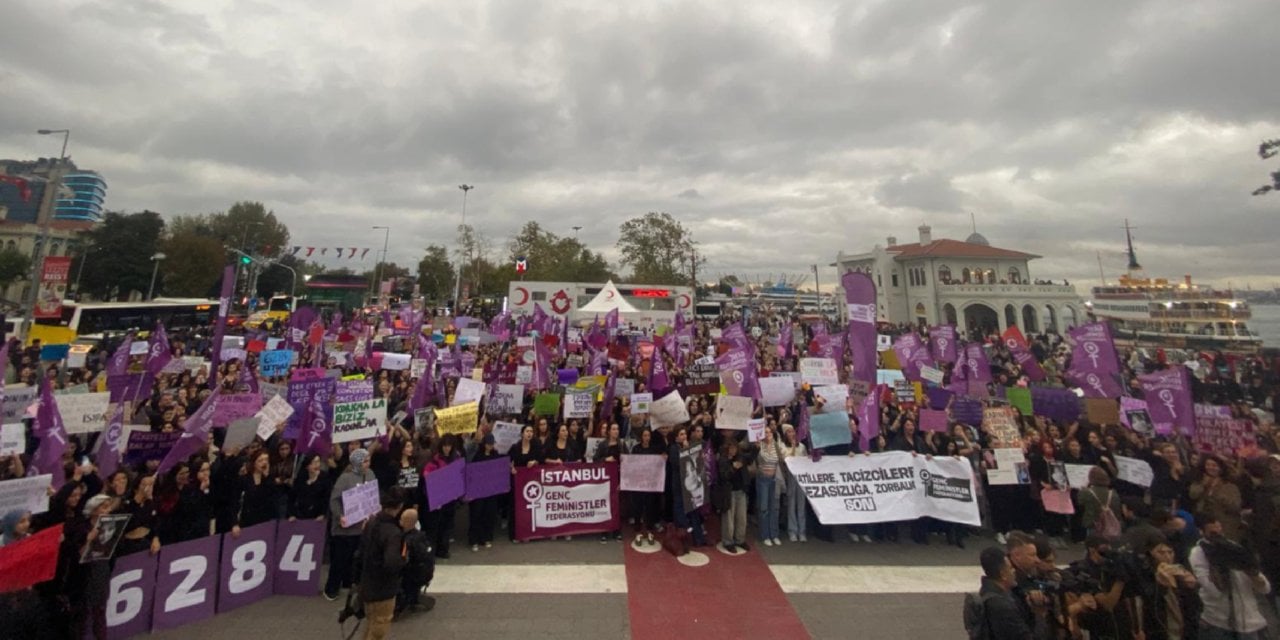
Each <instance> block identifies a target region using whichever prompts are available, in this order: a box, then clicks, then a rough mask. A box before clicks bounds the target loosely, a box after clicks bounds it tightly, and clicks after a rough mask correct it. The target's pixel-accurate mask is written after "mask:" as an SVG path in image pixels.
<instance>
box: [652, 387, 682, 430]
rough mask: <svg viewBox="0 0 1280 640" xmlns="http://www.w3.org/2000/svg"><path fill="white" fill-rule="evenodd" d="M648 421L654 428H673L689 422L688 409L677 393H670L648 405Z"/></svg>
mask: <svg viewBox="0 0 1280 640" xmlns="http://www.w3.org/2000/svg"><path fill="white" fill-rule="evenodd" d="M649 414H650V420H651V422H652V423H653V426H654V427H674V426H676V425H678V424H682V423H685V422H688V421H689V408H688V407H686V406H684V398H682V397H680V392H679V391H672V392H671V393H668V394H667V395H665V396H662V397H661V398H658V399H657V400H654V401H653V402H652V403H651V404H650V405H649Z"/></svg>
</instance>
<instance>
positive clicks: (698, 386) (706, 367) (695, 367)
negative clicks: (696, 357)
mask: <svg viewBox="0 0 1280 640" xmlns="http://www.w3.org/2000/svg"><path fill="white" fill-rule="evenodd" d="M684 390H685V393H686V394H689V395H692V394H695V393H717V392H719V391H720V369H719V367H717V366H716V363H715V360H714V359H713V360H711V361H710V362H703V361H698V362H695V363H693V364H692V365H689V366H688V367H686V368H685V372H684Z"/></svg>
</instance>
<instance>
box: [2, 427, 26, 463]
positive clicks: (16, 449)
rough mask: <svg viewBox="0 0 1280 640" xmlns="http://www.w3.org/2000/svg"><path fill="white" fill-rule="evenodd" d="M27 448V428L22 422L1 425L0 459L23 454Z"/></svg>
mask: <svg viewBox="0 0 1280 640" xmlns="http://www.w3.org/2000/svg"><path fill="white" fill-rule="evenodd" d="M26 447H27V428H26V426H25V425H23V424H22V423H21V422H18V423H15V424H5V425H0V458H3V457H5V456H11V455H14V454H20V453H22V452H23V451H24V450H25V449H26Z"/></svg>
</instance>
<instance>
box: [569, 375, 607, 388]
mask: <svg viewBox="0 0 1280 640" xmlns="http://www.w3.org/2000/svg"><path fill="white" fill-rule="evenodd" d="M608 381H609V378H608V376H586V377H583V378H578V381H577V382H575V383H573V386H574V387H575V388H578V389H590V388H591V387H603V386H604V383H606V382H608Z"/></svg>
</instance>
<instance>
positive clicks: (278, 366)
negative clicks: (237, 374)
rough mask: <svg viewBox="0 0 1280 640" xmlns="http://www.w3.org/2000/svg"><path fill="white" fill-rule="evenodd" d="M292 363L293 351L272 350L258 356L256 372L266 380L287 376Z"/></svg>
mask: <svg viewBox="0 0 1280 640" xmlns="http://www.w3.org/2000/svg"><path fill="white" fill-rule="evenodd" d="M292 363H293V351H292V350H290V349H273V350H270V351H263V352H262V353H260V354H258V372H259V373H261V374H262V375H263V376H264V377H267V378H277V377H281V376H286V375H288V374H289V365H290V364H292Z"/></svg>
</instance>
